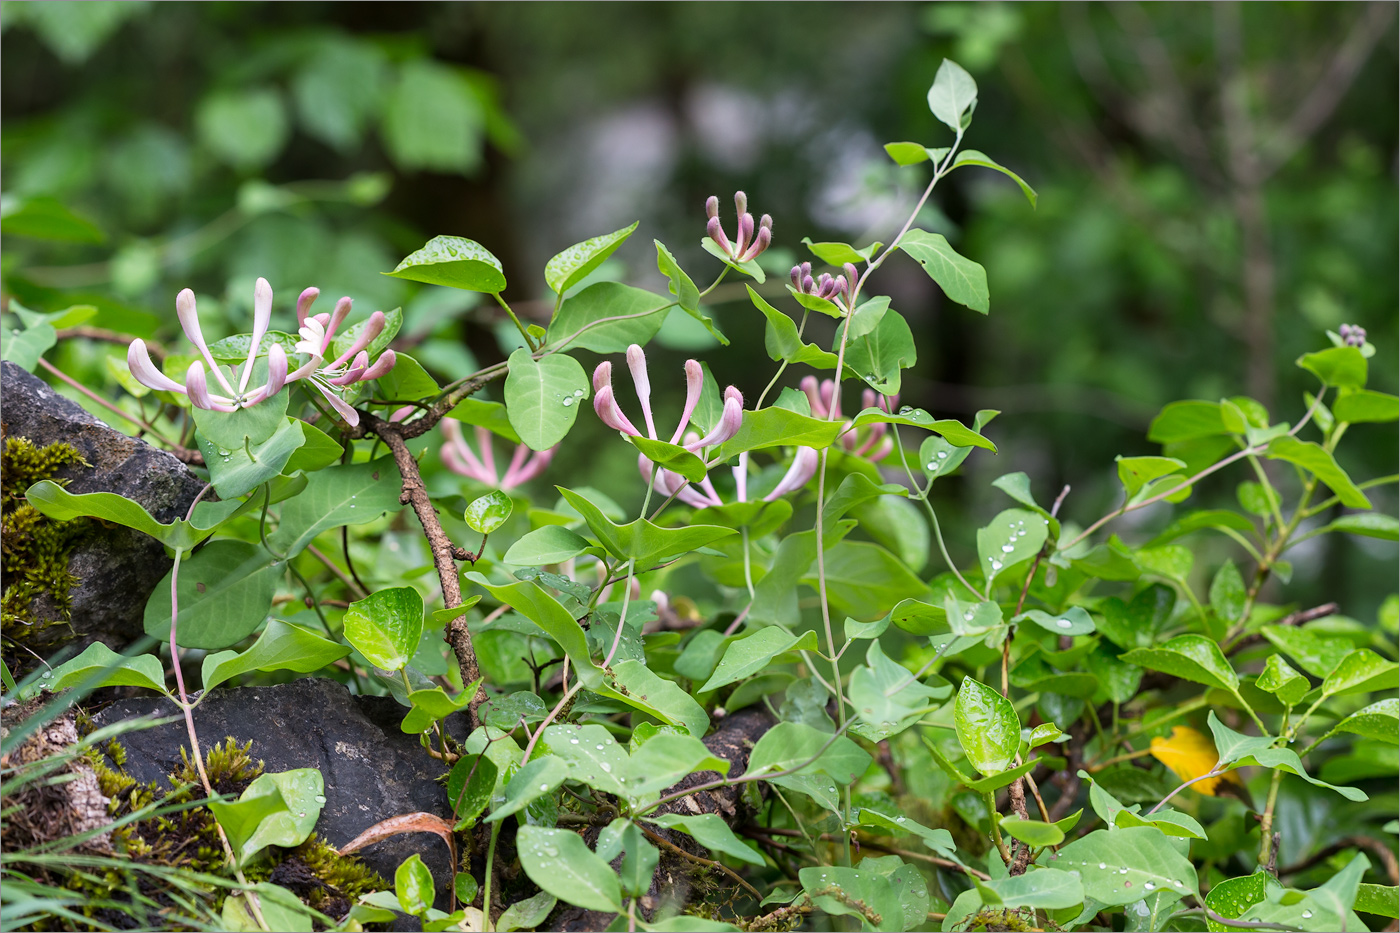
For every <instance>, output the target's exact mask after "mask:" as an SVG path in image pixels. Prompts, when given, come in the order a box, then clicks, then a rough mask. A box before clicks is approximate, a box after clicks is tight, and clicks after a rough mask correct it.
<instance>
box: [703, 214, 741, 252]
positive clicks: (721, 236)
mask: <svg viewBox="0 0 1400 933" xmlns="http://www.w3.org/2000/svg"><path fill="white" fill-rule="evenodd" d="M705 232H706V233H708V234H709V235H710V239H712V240H714V241H715V243H716V244H718V245H719V248H720V249H722V250H724V252H725V255H731V254H732V253H733V252H734V248H733V247H732V246H730V245H729V237H727V236H725V233H724V227H723V226H722V225H721V224H720V222H719V218H718V217H711V218H710V222H709V223H708V224H706V225H705Z"/></svg>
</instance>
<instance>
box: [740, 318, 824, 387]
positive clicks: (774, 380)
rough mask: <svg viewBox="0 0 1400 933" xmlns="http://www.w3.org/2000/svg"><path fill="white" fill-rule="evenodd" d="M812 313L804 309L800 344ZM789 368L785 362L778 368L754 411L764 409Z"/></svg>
mask: <svg viewBox="0 0 1400 933" xmlns="http://www.w3.org/2000/svg"><path fill="white" fill-rule="evenodd" d="M811 313H812V312H811V311H809V310H808V309H806V308H803V309H802V323H801V324H799V325H798V326H797V340H798V342H799V343H800V342H801V341H802V332H803V331H804V330H806V329H807V318H808V317H809V316H810V315H811ZM787 368H788V361H787V360H783V361H782V363H781V364H780V365H779V366H778V371H777V372H776V373H774V374H773V378H772V379H770V380H768V385H766V386H764V387H763V391H762V392H760V393H759V396H758V402H757V403H756V404H755V405H754V407H753V410H754V411H758V410H759V409H760V408H762V407H763V400H764V399H765V398H767V397H768V393H769V392H771V391H773V387H774V386H775V385H777V384H778V380H779V379H781V378H782V375H783V372H784V371H785V370H786V369H787Z"/></svg>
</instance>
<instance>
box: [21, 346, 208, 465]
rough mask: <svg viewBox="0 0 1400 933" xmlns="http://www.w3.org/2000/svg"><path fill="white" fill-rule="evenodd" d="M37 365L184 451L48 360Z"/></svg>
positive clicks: (148, 425)
mask: <svg viewBox="0 0 1400 933" xmlns="http://www.w3.org/2000/svg"><path fill="white" fill-rule="evenodd" d="M39 365H40V366H42V367H44V370H45V371H46V372H48V373H50V374H51V375H54V376H57V377H58V378H59V379H62V380H63V381H64V382H66V383H67V384H68V385H70V386H72V387H73V388H74V389H77V390H78V391H79V392H81V393H82V394H83V395H86V396H87V397H88V398H90V399H92V400H93V401H94V402H96V403H97V404H99V405H101V406H102V407H103V408H105V409H107V410H108V411H110V412H113V413H114V414H117V415H120V416H121V417H122V418H123V419H125V420H127V421H130V422H131V423H132V424H134V425H136V426H137V427H138V428H140V429H141V430H143V431H145V432H146V433H147V434H149V435H151V436H152V437H154V438H155V439H156V440H158V441H160V442H161V443H162V444H164V445H165V446H167V447H174V448H178V449H180V450H184V449H185V448H183V447H181V446H180V445H179V444H176V443H175V442H173V441H171V440H169V439H168V438H166V437H165V436H164V435H163V434H161V433H160V432H159V431H157V430H156V429H155V428H154V427H153V426H152V425H151V424H150V423H148V422H146V421H142V420H141V419H140V418H138V417H136V416H135V415H133V414H131V413H130V412H126V411H122V409H120V408H118V407H117V406H116V405H113V404H112V403H111V402H109V401H107V399H105V398H103V397H102V396H100V395H98V394H97V393H96V392H94V391H92V390H91V389H89V388H88V387H87V386H85V385H83V384H82V383H81V382H79V381H78V380H76V379H74V378H73V377H72V376H70V375H68V374H67V373H65V372H64V371H63V370H61V369H59V368H58V367H57V366H55V365H53V364H52V363H50V362H49V361H48V360H46V359H44V358H43V357H42V356H41V357H39Z"/></svg>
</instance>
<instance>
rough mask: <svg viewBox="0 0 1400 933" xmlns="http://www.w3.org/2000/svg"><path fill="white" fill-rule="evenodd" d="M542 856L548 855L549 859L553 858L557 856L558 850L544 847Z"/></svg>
mask: <svg viewBox="0 0 1400 933" xmlns="http://www.w3.org/2000/svg"><path fill="white" fill-rule="evenodd" d="M544 854H545V855H548V856H549V857H551V858H555V857H557V856H558V855H559V850H558V849H556V848H554V846H545V847H544Z"/></svg>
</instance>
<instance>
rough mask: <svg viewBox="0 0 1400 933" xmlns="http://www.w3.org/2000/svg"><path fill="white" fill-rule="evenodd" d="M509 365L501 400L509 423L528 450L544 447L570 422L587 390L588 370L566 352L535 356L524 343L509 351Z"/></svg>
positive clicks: (554, 441)
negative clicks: (584, 369) (511, 351)
mask: <svg viewBox="0 0 1400 933" xmlns="http://www.w3.org/2000/svg"><path fill="white" fill-rule="evenodd" d="M509 366H510V372H509V374H508V375H507V376H506V384H505V400H506V417H508V418H509V419H510V426H511V427H512V428H514V429H515V433H516V434H518V435H519V436H520V440H521V442H522V443H524V444H525V446H527V447H529V448H530V449H531V450H548V449H549V448H551V447H553V446H554V445H555V444H558V443H559V442H560V441H562V440H563V439H564V437H565V435H567V434H568V433H569V429H571V428H572V427H573V426H574V421H575V419H577V418H578V412H579V408H581V407H583V401H584V400H585V399H587V398H588V393H589V391H590V386H589V383H588V374H587V373H585V372H584V371H583V367H582V366H580V365H579V362H578V360H576V359H574V358H573V357H571V356H568V355H567V354H564V353H555V354H552V355H550V356H546V357H545V358H544V359H541V360H535V359H534V358H533V357H532V356H531V354H530V351H529V350H527V349H525V348H524V347H521V348H520V349H519V350H516V351H515V352H514V353H512V354H511V355H510V360H509ZM580 392H582V393H583V394H582V395H579V394H578V393H580Z"/></svg>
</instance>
